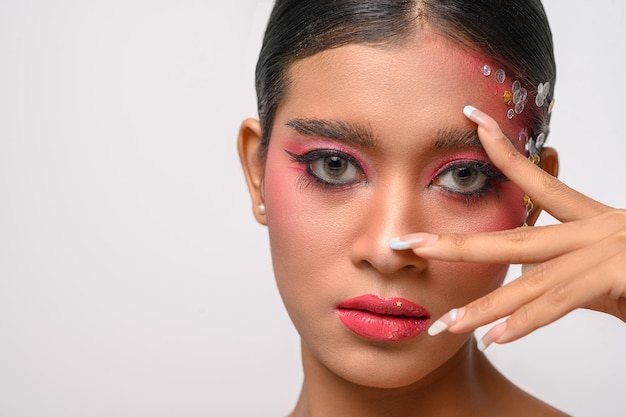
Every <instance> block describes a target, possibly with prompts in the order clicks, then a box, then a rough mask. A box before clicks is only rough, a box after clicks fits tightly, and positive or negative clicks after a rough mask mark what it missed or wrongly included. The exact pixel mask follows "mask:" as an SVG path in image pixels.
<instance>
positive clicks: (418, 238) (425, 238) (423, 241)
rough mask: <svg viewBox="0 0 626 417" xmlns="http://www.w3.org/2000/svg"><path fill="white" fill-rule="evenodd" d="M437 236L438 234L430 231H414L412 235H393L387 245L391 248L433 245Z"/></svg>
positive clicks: (400, 248)
mask: <svg viewBox="0 0 626 417" xmlns="http://www.w3.org/2000/svg"><path fill="white" fill-rule="evenodd" d="M438 238H439V236H438V235H433V234H430V233H414V234H412V235H406V236H401V237H394V238H393V239H391V240H390V241H389V247H390V248H391V249H393V250H406V249H415V248H425V247H427V246H432V245H434V244H435V242H436V241H437V239H438Z"/></svg>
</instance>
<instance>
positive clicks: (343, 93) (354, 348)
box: [239, 29, 562, 416]
mask: <svg viewBox="0 0 626 417" xmlns="http://www.w3.org/2000/svg"><path fill="white" fill-rule="evenodd" d="M488 62H489V60H488V59H487V58H486V57H481V56H478V55H476V54H473V53H470V52H468V51H466V50H464V49H461V48H459V47H458V46H456V45H455V44H454V43H452V42H451V41H449V40H447V39H446V38H444V37H442V36H439V35H438V34H436V33H434V32H431V31H429V30H427V29H426V30H422V31H419V33H417V34H416V36H415V37H414V38H413V39H410V40H408V41H406V42H405V43H403V44H402V45H396V46H393V47H392V46H386V47H372V46H364V45H347V46H343V47H340V48H336V49H332V50H327V51H324V52H321V53H319V54H317V55H314V56H312V57H309V58H305V59H302V60H300V61H297V62H296V63H295V64H294V65H293V66H292V68H291V69H290V72H289V75H290V79H291V81H292V83H291V84H290V88H289V91H288V92H287V94H286V97H285V99H284V100H283V102H282V103H281V105H280V106H279V108H278V112H277V114H276V119H275V123H274V130H273V131H272V134H271V140H270V145H269V149H268V154H267V155H268V156H267V160H266V161H261V160H259V159H257V158H256V152H257V150H258V146H259V142H260V137H261V131H260V127H259V123H258V122H257V121H255V120H251V119H250V120H246V121H244V123H243V125H242V128H241V131H240V136H239V152H240V157H241V160H242V165H243V168H244V173H245V175H246V180H247V182H248V187H249V190H250V194H251V197H252V202H253V209H254V213H255V216H256V218H257V220H258V221H259V222H260V223H262V224H264V225H267V226H268V231H269V236H270V243H271V249H272V259H273V263H274V270H275V274H276V280H277V284H278V288H279V291H280V293H281V296H282V298H283V301H284V303H285V306H286V308H287V311H288V312H289V314H290V317H291V319H292V321H293V322H294V325H295V326H296V328H297V329H298V332H299V334H300V336H301V340H302V356H303V366H304V374H305V381H304V385H303V390H302V393H301V396H300V399H299V401H298V404H297V406H296V408H295V410H294V412H293V413H292V415H293V416H327V415H343V416H382V415H384V416H396V415H398V416H400V415H402V416H412V415H416V416H417V415H420V416H424V415H437V416H446V415H450V416H453V415H466V414H467V413H468V410H471V411H472V412H473V413H476V414H477V415H483V416H489V415H494V416H495V415H520V416H521V415H562V414H561V413H559V412H558V411H556V410H554V409H552V408H550V407H548V406H546V405H545V404H543V403H541V402H540V401H538V400H536V399H534V398H532V397H530V396H529V395H527V394H526V393H524V392H522V391H521V390H519V389H518V388H516V387H515V386H514V385H512V384H511V383H509V382H508V381H507V380H506V379H505V378H504V377H502V376H501V375H500V374H499V373H498V372H497V371H495V369H493V368H492V367H491V365H490V364H489V363H488V361H487V360H486V359H485V358H484V356H483V355H482V353H480V352H478V351H477V349H476V347H475V342H474V340H473V338H472V336H471V333H468V332H469V331H470V330H472V328H471V326H470V327H469V328H466V329H465V331H461V330H459V331H456V332H454V333H452V332H448V333H444V334H441V335H438V336H437V337H430V336H428V335H427V334H426V333H425V332H424V333H422V334H420V335H419V336H417V337H416V338H414V339H411V340H408V341H404V342H372V341H370V340H367V339H364V338H362V337H360V336H357V335H356V334H354V333H352V332H351V331H349V330H348V329H347V328H346V327H345V326H344V325H343V324H342V323H341V322H340V321H339V319H338V318H337V314H336V306H337V304H339V303H340V302H341V301H343V300H345V299H348V298H352V297H355V296H358V295H362V294H377V295H380V296H383V297H397V296H398V297H403V298H406V299H409V300H411V301H413V302H416V303H417V304H420V305H422V306H424V307H425V308H427V309H428V310H429V311H430V313H431V315H432V318H433V319H434V318H436V317H439V316H441V315H443V314H444V313H445V312H446V311H448V310H449V309H450V308H452V307H455V306H460V305H465V304H468V303H470V302H471V301H472V300H475V299H478V298H480V297H482V296H484V295H485V294H488V293H490V292H492V291H494V290H496V289H497V288H498V287H499V286H500V285H501V283H502V280H503V278H504V275H505V273H506V270H507V262H491V261H479V262H478V263H472V264H471V265H470V264H468V263H467V262H464V259H459V258H458V257H457V258H454V259H447V258H446V259H438V257H440V258H445V256H443V255H441V254H442V253H446V250H445V249H444V250H442V251H440V252H437V251H436V250H433V248H435V247H437V245H445V244H446V243H445V242H450V241H454V236H458V234H459V233H461V234H463V235H471V236H477V235H476V233H483V232H492V231H499V230H505V229H512V228H515V227H518V226H520V225H521V224H522V223H523V222H524V220H525V219H526V212H525V209H524V207H523V204H522V196H523V194H524V191H522V189H521V188H520V187H519V186H518V185H516V184H515V183H514V182H512V181H504V182H499V181H496V182H494V184H493V190H490V191H486V192H485V193H483V194H482V195H481V196H480V198H478V197H477V196H473V197H472V198H470V199H469V201H468V199H466V198H465V197H461V196H459V195H457V194H453V193H450V190H449V189H446V187H444V185H446V184H448V182H446V180H445V178H446V177H445V176H444V175H445V172H446V171H445V169H446V167H448V166H450V164H454V163H459V161H466V160H473V161H481V162H488V161H489V158H491V157H493V155H492V154H491V153H489V154H488V153H487V152H486V151H485V148H483V146H480V143H479V142H478V137H476V138H475V139H476V140H473V141H464V142H463V143H460V144H459V143H456V145H455V146H446V147H443V148H441V147H440V146H437V145H436V143H437V140H438V139H439V140H441V139H445V140H447V141H448V143H449V142H451V141H453V139H455V138H459V137H464V136H470V137H472V135H473V134H475V132H476V125H475V124H474V123H473V122H472V121H470V120H469V119H468V118H466V117H465V116H464V115H463V113H462V109H463V107H464V106H465V105H467V104H469V103H471V104H473V105H475V106H476V107H479V108H481V109H483V110H485V111H486V112H487V113H489V114H491V115H493V116H494V118H495V120H494V123H495V126H498V125H500V126H502V131H504V134H506V135H507V136H509V137H513V138H517V136H518V135H519V132H520V130H522V129H523V128H524V127H525V121H524V119H523V117H516V118H514V119H513V120H508V119H507V118H506V109H507V107H506V105H505V104H504V103H503V101H502V99H501V95H500V94H499V93H498V92H497V86H496V85H495V82H494V81H493V80H492V79H489V78H487V77H484V76H483V75H482V74H481V73H480V68H481V67H482V65H484V64H485V63H488ZM508 83H510V81H508ZM508 86H509V87H510V84H508ZM294 120H318V121H319V120H322V121H326V122H328V121H332V122H341V123H344V124H348V125H350V126H352V127H353V128H355V129H356V128H358V129H361V130H364V131H365V133H366V134H365V136H369V137H371V138H373V139H374V142H375V143H374V144H369V145H368V144H364V143H354V141H346V140H345V139H337V138H333V137H328V136H332V135H327V136H324V135H322V134H319V133H318V134H313V135H310V134H305V133H303V131H302V129H297V128H294V127H293V126H294V123H293V121H294ZM502 131H501V132H502ZM442 132H454V134H442ZM478 133H479V134H480V133H481V132H480V129H479V131H478ZM362 136H363V135H362ZM480 139H481V140H482V136H481V137H480ZM505 142H506V143H507V144H509V146H510V147H513V145H511V142H509V141H508V140H506V141H505ZM513 142H514V143H516V145H517V146H518V147H519V148H520V149H517V150H516V152H517V151H521V146H523V145H520V144H519V143H517V141H513ZM317 149H334V150H336V151H340V152H344V153H346V154H349V155H350V157H351V158H352V159H353V160H354V161H357V162H358V165H359V166H360V167H361V168H362V172H361V171H360V170H356V173H357V174H356V175H355V176H354V177H351V178H353V179H355V180H358V181H357V182H355V183H353V184H349V185H347V186H346V185H344V186H340V187H330V188H329V187H326V188H324V187H320V185H319V184H318V183H316V182H314V181H312V180H311V178H310V175H308V173H307V164H306V163H302V162H298V161H294V158H293V156H292V155H293V154H297V155H301V154H305V153H307V152H310V151H313V150H317ZM494 155H495V153H494ZM496 156H498V155H496ZM543 157H544V161H545V166H544V168H546V169H550V170H552V171H553V172H552V173H555V171H556V168H557V166H558V165H557V163H556V154H555V153H554V152H553V151H547V152H546V153H545V154H544V155H543ZM500 159H502V158H501V157H500ZM496 160H498V158H496ZM498 167H500V169H502V170H503V171H504V169H503V168H502V167H501V166H500V165H498ZM533 169H535V170H537V168H536V167H533ZM537 171H539V170H537ZM508 172H509V171H508V170H507V171H506V173H507V175H508ZM260 203H263V204H264V205H265V207H266V211H265V212H264V213H261V212H259V211H258V210H257V206H258V204H260ZM535 215H536V213H533V216H535ZM415 231H420V232H428V233H431V234H436V235H437V237H438V239H437V242H436V243H435V244H434V245H431V246H430V250H431V252H428V256H426V255H424V256H422V255H421V254H420V250H426V251H428V249H427V248H418V247H415V249H414V250H413V251H409V250H406V251H394V250H391V249H390V247H389V241H390V239H392V238H393V237H395V236H399V235H406V234H408V233H411V232H415ZM453 234H456V235H453ZM478 236H482V235H480V234H479V235H478ZM481 249H483V250H484V247H482V248H481ZM471 262H475V261H474V260H471ZM469 311H470V310H468V314H469ZM451 397H453V398H454V401H450V398H451Z"/></svg>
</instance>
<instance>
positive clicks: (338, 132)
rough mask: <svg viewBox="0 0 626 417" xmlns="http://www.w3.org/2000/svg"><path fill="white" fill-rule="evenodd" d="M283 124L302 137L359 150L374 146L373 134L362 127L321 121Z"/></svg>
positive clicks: (313, 120) (294, 121)
mask: <svg viewBox="0 0 626 417" xmlns="http://www.w3.org/2000/svg"><path fill="white" fill-rule="evenodd" d="M285 124H286V125H287V126H289V127H290V128H292V129H293V130H295V131H296V132H298V133H299V134H301V135H302V136H320V137H323V138H327V139H333V140H337V141H339V142H343V143H346V144H348V145H355V146H359V147H361V148H373V147H374V146H376V140H375V139H374V133H373V132H372V130H371V129H370V128H369V127H365V126H363V125H355V124H351V123H346V122H343V121H338V120H321V119H291V120H288V121H287V123H285Z"/></svg>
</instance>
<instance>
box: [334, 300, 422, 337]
mask: <svg viewBox="0 0 626 417" xmlns="http://www.w3.org/2000/svg"><path fill="white" fill-rule="evenodd" d="M336 311H337V315H338V316H339V320H341V322H342V323H343V324H344V325H345V326H346V327H347V328H348V329H350V330H352V331H353V332H354V333H356V334H358V335H359V336H362V337H365V338H366V339H370V340H375V341H379V342H400V341H403V340H409V339H412V338H414V337H416V336H417V335H419V334H420V333H421V332H423V331H424V330H425V329H426V328H427V327H428V324H429V323H430V313H429V312H428V310H426V309H425V308H424V307H422V306H420V305H417V304H415V303H414V302H412V301H409V300H406V299H404V298H398V297H393V298H383V297H380V296H378V295H374V294H367V295H361V296H358V297H355V298H351V299H349V300H345V301H342V302H341V303H340V304H339V305H338V306H337V310H336Z"/></svg>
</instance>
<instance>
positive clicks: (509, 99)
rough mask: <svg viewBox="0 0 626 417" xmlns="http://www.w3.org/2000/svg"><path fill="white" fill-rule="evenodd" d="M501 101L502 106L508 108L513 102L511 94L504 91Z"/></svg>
mask: <svg viewBox="0 0 626 417" xmlns="http://www.w3.org/2000/svg"><path fill="white" fill-rule="evenodd" d="M502 99H503V100H504V104H506V105H507V106H508V105H509V104H511V102H512V101H513V94H511V92H510V91H505V92H504V94H503V95H502Z"/></svg>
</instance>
